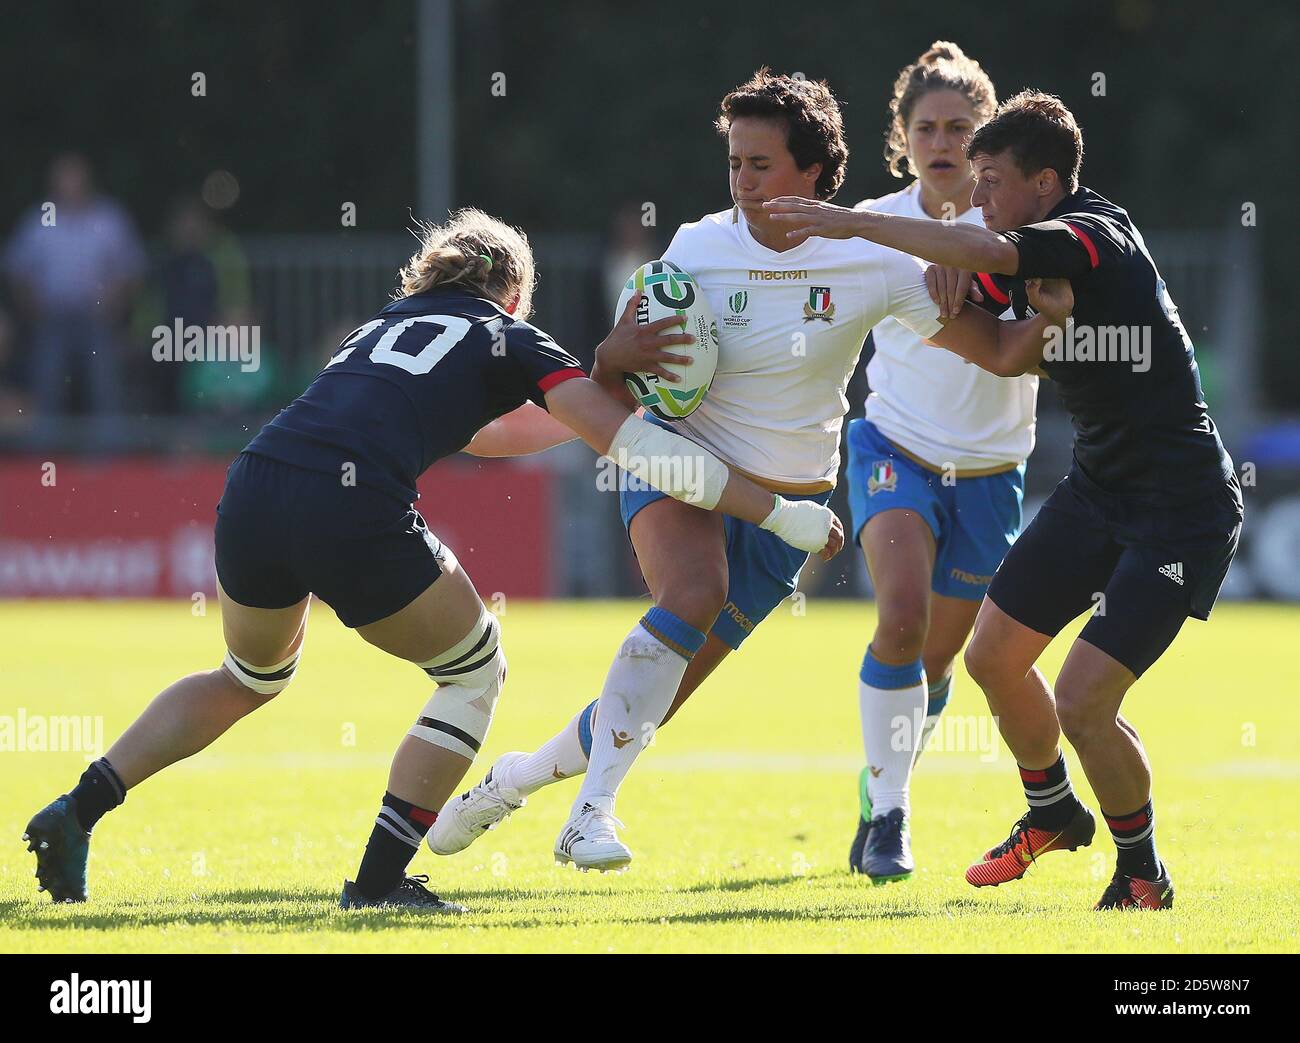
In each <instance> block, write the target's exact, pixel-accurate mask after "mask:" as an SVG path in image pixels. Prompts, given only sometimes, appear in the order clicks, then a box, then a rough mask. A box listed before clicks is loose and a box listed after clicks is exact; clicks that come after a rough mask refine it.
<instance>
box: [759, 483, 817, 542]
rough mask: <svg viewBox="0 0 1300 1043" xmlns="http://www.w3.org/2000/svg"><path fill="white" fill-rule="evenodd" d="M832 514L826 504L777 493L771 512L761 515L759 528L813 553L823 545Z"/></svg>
mask: <svg viewBox="0 0 1300 1043" xmlns="http://www.w3.org/2000/svg"><path fill="white" fill-rule="evenodd" d="M834 518H835V515H834V513H833V512H832V511H831V509H830V508H829V507H823V506H822V505H821V504H820V503H817V502H815V501H813V500H787V499H785V497H783V496H778V497H777V498H776V506H775V507H773V508H772V513H771V514H769V515H768V516H767V517H766V518H764V519H763V523H762V524H761V525H760V526H759V528H760V529H766V530H767V531H768V532H771V533H775V534H776V535H777V536H780V537H781V539H783V540H785V542H786V543H788V544H790V546H791V547H796V548H798V549H799V550H806V551H807V552H808V553H809V554H816V553H817V552H818V551H820V550H821V549H822V548H823V547H825V546H826V541H827V540H828V539H829V538H830V534H831V522H832V521H833V519H834Z"/></svg>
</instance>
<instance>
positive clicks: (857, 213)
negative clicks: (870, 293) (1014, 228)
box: [763, 196, 1020, 275]
mask: <svg viewBox="0 0 1300 1043" xmlns="http://www.w3.org/2000/svg"><path fill="white" fill-rule="evenodd" d="M763 208H764V209H765V210H767V211H769V212H770V214H771V217H772V220H773V221H775V222H777V223H779V224H783V225H785V226H786V227H787V228H788V229H789V231H788V233H787V234H788V236H789V238H790V240H791V242H793V243H796V244H797V243H801V242H803V241H804V240H805V239H808V238H809V237H811V236H817V237H820V238H822V239H854V238H857V239H866V240H868V241H869V242H873V243H879V244H880V245H881V246H887V247H889V248H890V249H893V250H898V251H900V252H902V253H905V254H911V255H912V256H913V257H920V258H921V259H922V260H926V261H931V262H933V263H934V264H944V265H949V266H950V267H953V268H965V269H966V270H967V271H972V272H992V273H995V274H998V275H1015V274H1016V273H1017V272H1018V271H1019V270H1020V252H1019V251H1018V250H1017V249H1016V247H1015V244H1013V243H1012V242H1011V241H1010V240H1009V239H1007V238H1006V237H1005V236H1002V235H999V234H998V233H997V232H992V231H989V229H987V228H980V227H979V226H978V225H969V224H946V223H945V222H943V221H930V220H926V219H922V218H919V217H896V216H895V215H893V214H878V213H876V212H874V211H872V210H850V209H848V208H847V207H843V206H836V205H835V204H834V203H827V202H824V201H822V200H816V199H803V198H801V197H799V196H780V197H778V198H776V199H772V200H769V201H768V202H766V203H764V204H763Z"/></svg>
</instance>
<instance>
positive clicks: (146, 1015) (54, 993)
mask: <svg viewBox="0 0 1300 1043" xmlns="http://www.w3.org/2000/svg"><path fill="white" fill-rule="evenodd" d="M152 993H153V982H152V981H96V980H93V979H92V980H87V981H82V980H81V975H79V974H73V975H72V976H71V978H70V979H69V980H66V981H65V980H63V979H59V980H57V981H55V982H53V983H52V984H51V985H50V1013H52V1014H130V1015H131V1020H132V1021H133V1022H135V1023H136V1024H137V1025H142V1024H144V1023H146V1022H147V1021H148V1020H149V1019H150V1017H151V1016H152V1015H151V1010H150V1008H151V1006H152V1003H151V1000H152Z"/></svg>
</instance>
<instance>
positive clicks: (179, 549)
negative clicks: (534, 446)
mask: <svg viewBox="0 0 1300 1043" xmlns="http://www.w3.org/2000/svg"><path fill="white" fill-rule="evenodd" d="M228 464H229V461H227V460H219V461H218V460H209V459H186V460H175V461H173V460H164V459H128V460H104V461H98V460H94V459H88V458H84V457H59V458H55V459H53V460H41V459H38V458H35V457H21V458H11V459H7V460H3V461H0V597H78V598H83V597H84V598H99V597H106V598H126V597H190V596H191V595H192V594H194V593H196V592H198V591H202V592H203V593H205V594H209V595H212V594H215V593H216V572H215V570H214V568H213V562H212V526H213V523H214V521H215V510H216V504H217V501H218V500H219V499H220V498H221V490H222V488H223V486H224V484H225V478H226V467H227V466H228ZM419 488H420V493H421V497H420V501H419V503H418V505H417V506H418V507H419V509H420V513H421V514H423V515H424V518H425V520H426V521H427V522H428V523H429V527H430V528H431V529H432V530H433V531H434V532H435V533H437V535H438V537H439V538H440V539H441V540H443V542H445V543H446V544H447V545H448V546H450V547H451V548H452V549H453V550H454V551H455V552H456V556H457V557H458V558H459V559H460V561H461V563H462V564H463V565H464V566H465V568H466V569H467V570H468V572H469V574H470V576H471V577H472V578H473V580H474V582H475V585H476V586H477V587H478V589H479V592H480V593H481V594H482V595H483V597H484V598H489V597H491V595H492V594H494V593H496V592H497V591H501V592H502V593H505V594H507V595H510V596H512V597H525V598H535V597H546V596H547V595H549V594H550V593H551V572H550V555H549V553H548V549H549V547H550V546H551V510H550V476H549V474H548V472H546V471H544V470H540V469H537V468H532V467H524V466H520V465H519V464H515V463H512V462H509V461H499V460H470V459H468V458H466V459H464V460H449V461H444V462H442V463H440V464H438V465H436V466H434V467H432V468H430V470H429V472H428V473H427V474H426V475H425V476H424V477H423V478H422V479H421V480H420V485H419Z"/></svg>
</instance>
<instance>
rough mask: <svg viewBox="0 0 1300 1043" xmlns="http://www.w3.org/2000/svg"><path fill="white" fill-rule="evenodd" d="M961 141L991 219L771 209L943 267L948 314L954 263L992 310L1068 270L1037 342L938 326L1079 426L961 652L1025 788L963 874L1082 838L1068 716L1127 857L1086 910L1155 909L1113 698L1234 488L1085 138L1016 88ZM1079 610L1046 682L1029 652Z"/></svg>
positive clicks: (1177, 331) (1163, 884) (1176, 610)
mask: <svg viewBox="0 0 1300 1043" xmlns="http://www.w3.org/2000/svg"><path fill="white" fill-rule="evenodd" d="M967 157H968V158H969V159H970V160H971V164H972V169H973V171H974V174H975V179H976V185H975V189H974V193H973V195H972V203H973V205H975V206H978V207H980V208H981V209H982V211H983V218H984V223H985V225H986V226H987V227H986V228H979V227H976V226H973V225H965V224H955V225H944V224H940V223H938V222H934V221H922V220H916V219H908V218H902V217H895V216H890V215H885V214H876V213H870V212H861V211H851V210H844V209H842V208H840V207H835V206H831V205H830V204H828V203H824V202H818V201H813V200H806V199H793V198H789V199H781V200H773V201H772V202H771V203H769V204H768V208H769V210H770V211H771V212H772V217H773V220H777V221H783V222H786V223H787V224H788V226H789V228H790V232H789V234H790V236H791V238H792V240H793V241H796V242H802V241H803V240H804V239H805V238H807V237H809V236H821V237H826V238H835V239H843V238H848V237H851V236H858V237H861V238H864V239H867V240H869V241H871V242H875V243H879V244H881V245H885V246H891V247H893V248H895V249H897V250H902V251H904V252H906V253H909V254H912V255H914V256H917V257H923V258H925V259H927V260H930V261H933V262H934V263H935V264H936V265H940V266H944V267H943V268H940V269H931V273H930V275H929V280H930V283H931V289H932V291H933V292H935V294H936V297H937V298H938V299H939V301H940V310H941V313H943V314H949V313H954V312H955V311H956V310H957V309H958V308H959V306H960V301H961V299H962V298H963V297H964V296H965V293H966V286H967V285H968V283H969V276H962V275H961V274H959V272H958V271H957V270H961V271H964V272H979V273H985V274H981V275H979V276H978V280H979V283H980V284H981V285H982V287H983V294H982V296H984V297H991V298H992V299H993V301H994V303H995V304H996V305H997V306H998V307H1003V306H1005V304H1006V303H1007V302H1008V300H1009V302H1010V303H1011V305H1012V306H1013V307H1014V308H1015V311H1016V314H1017V315H1020V316H1023V315H1025V314H1026V313H1027V311H1028V310H1029V303H1028V300H1027V297H1026V292H1025V283H1026V280H1030V281H1032V280H1035V279H1042V278H1064V279H1068V280H1070V283H1071V286H1072V289H1073V294H1074V312H1073V315H1074V318H1073V322H1072V323H1071V324H1068V325H1067V326H1066V327H1065V328H1064V330H1063V331H1062V336H1061V337H1060V338H1059V340H1058V341H1057V342H1055V343H1049V344H1047V345H1046V346H1045V347H1044V348H1043V350H1042V352H1041V353H1039V352H1036V351H1027V352H1023V353H1019V354H1017V353H1014V352H1013V353H1008V352H986V353H980V354H976V353H970V352H966V351H964V350H962V348H961V346H955V345H950V344H944V341H943V338H942V337H936V338H934V340H935V342H936V343H939V344H941V345H943V346H946V347H951V348H952V350H956V351H957V352H958V354H961V355H962V356H963V357H965V358H967V359H969V360H970V361H971V362H974V363H976V364H977V365H980V366H982V367H983V368H985V369H988V370H990V371H992V372H994V373H997V374H999V375H1002V376H1013V375H1016V374H1021V373H1026V372H1029V371H1031V370H1034V369H1039V368H1041V370H1042V371H1043V372H1045V373H1046V374H1047V375H1048V376H1050V377H1051V378H1052V380H1053V381H1054V383H1055V384H1056V385H1057V387H1058V388H1059V389H1060V393H1061V396H1062V399H1063V401H1064V403H1065V406H1066V408H1067V409H1068V410H1069V412H1070V414H1071V417H1072V419H1073V423H1074V428H1075V440H1074V466H1073V467H1072V469H1071V470H1070V473H1069V474H1068V475H1067V476H1066V477H1065V479H1064V480H1063V481H1062V482H1061V483H1060V485H1058V486H1057V489H1056V491H1055V492H1054V493H1053V494H1052V496H1051V497H1050V498H1049V499H1048V500H1047V502H1046V503H1045V504H1044V506H1043V508H1042V510H1041V511H1040V512H1039V514H1038V516H1037V517H1036V518H1035V519H1034V521H1033V523H1032V524H1031V525H1030V526H1029V527H1028V528H1027V529H1026V530H1025V532H1024V534H1023V535H1022V536H1021V537H1020V538H1019V540H1017V541H1016V543H1015V544H1014V545H1013V546H1012V548H1011V551H1010V553H1009V554H1008V555H1007V557H1006V559H1005V560H1004V562H1003V563H1002V566H1001V568H999V569H998V572H997V574H996V575H995V577H994V579H993V582H992V584H991V586H990V587H989V590H988V595H987V597H986V598H985V601H984V603H983V605H982V606H981V608H980V612H979V616H978V618H977V620H976V623H975V635H974V637H973V639H972V641H971V643H970V645H969V647H968V648H967V650H966V657H965V659H966V667H967V669H968V671H969V672H970V674H971V676H972V677H973V678H974V679H975V680H976V681H977V682H978V683H979V685H980V687H981V688H983V689H984V694H985V696H986V697H987V698H988V702H989V706H990V707H991V709H992V710H993V713H994V714H995V715H996V716H997V717H998V720H999V726H1000V728H1001V731H1002V736H1003V738H1004V739H1005V740H1006V742H1007V745H1008V746H1009V747H1010V748H1011V751H1012V752H1013V753H1014V754H1015V757H1016V761H1017V763H1018V764H1019V765H1020V775H1021V779H1022V780H1023V782H1024V790H1025V797H1026V799H1027V801H1028V803H1029V810H1028V812H1027V813H1026V814H1025V815H1024V817H1022V818H1021V819H1020V820H1019V821H1018V822H1017V823H1016V825H1015V826H1014V828H1013V829H1012V831H1011V835H1010V837H1008V838H1007V840H1006V841H1005V842H1003V843H1002V844H1000V845H998V846H997V847H995V848H993V849H992V850H990V851H989V852H987V853H986V854H985V856H984V858H983V859H982V860H981V861H980V862H977V863H975V865H973V866H971V867H970V869H969V870H967V873H966V879H967V880H968V881H969V882H970V883H972V884H974V885H975V886H976V887H983V886H987V885H997V884H1001V883H1005V882H1006V881H1008V880H1015V879H1017V878H1018V877H1020V876H1023V875H1024V873H1025V871H1026V870H1027V869H1028V868H1029V866H1030V865H1032V864H1033V862H1034V861H1035V860H1036V859H1037V858H1038V857H1040V856H1041V855H1043V854H1045V853H1046V852H1048V851H1055V850H1061V849H1070V850H1073V849H1075V848H1076V847H1081V846H1085V845H1087V844H1089V843H1090V842H1091V841H1092V836H1093V829H1094V825H1093V819H1092V815H1091V814H1090V813H1089V812H1088V810H1087V809H1086V808H1085V807H1084V806H1083V805H1082V804H1081V803H1080V802H1079V800H1078V799H1077V798H1076V797H1075V795H1074V793H1073V791H1072V790H1071V788H1070V781H1069V778H1068V777H1067V774H1066V768H1065V761H1064V760H1063V759H1062V756H1061V751H1060V748H1059V740H1060V733H1061V732H1062V731H1064V732H1065V736H1066V738H1067V739H1069V740H1070V743H1071V745H1072V746H1073V747H1074V748H1075V750H1076V751H1077V752H1078V755H1079V760H1080V762H1081V763H1082V765H1083V770H1084V772H1085V774H1086V775H1087V776H1088V781H1089V783H1091V785H1092V788H1093V791H1094V792H1095V793H1096V795H1097V798H1098V800H1099V801H1100V802H1101V805H1102V812H1103V814H1104V815H1105V817H1106V821H1107V823H1108V825H1109V826H1110V831H1111V835H1112V836H1113V837H1114V840H1115V846H1116V848H1117V849H1118V854H1119V859H1118V865H1117V867H1116V870H1115V874H1114V877H1113V879H1112V881H1111V883H1110V885H1109V886H1108V887H1107V888H1106V890H1105V893H1104V894H1103V895H1102V897H1101V900H1100V901H1099V902H1098V903H1097V907H1098V908H1099V909H1114V908H1135V907H1136V908H1143V909H1161V908H1167V907H1169V906H1170V905H1172V904H1173V886H1172V884H1171V883H1170V880H1169V873H1168V872H1167V870H1166V869H1165V867H1164V865H1163V863H1162V862H1161V861H1160V859H1159V857H1158V856H1157V855H1156V848H1155V833H1154V818H1153V815H1152V808H1151V768H1150V765H1149V764H1148V762H1147V758H1146V754H1145V753H1144V751H1143V749H1142V744H1141V742H1140V741H1139V739H1138V736H1137V732H1136V731H1134V729H1133V727H1132V725H1130V724H1129V723H1128V722H1127V721H1125V720H1124V719H1123V718H1122V717H1121V716H1120V715H1119V709H1120V705H1121V703H1122V702H1123V700H1124V696H1125V695H1126V694H1127V692H1128V690H1129V688H1130V687H1131V686H1132V685H1133V683H1134V682H1135V681H1136V680H1137V678H1138V677H1140V676H1141V675H1142V674H1143V672H1144V671H1146V669H1147V668H1148V667H1150V666H1151V665H1152V663H1154V662H1155V661H1156V660H1157V659H1158V658H1159V657H1160V655H1161V654H1162V653H1163V652H1164V651H1165V649H1166V648H1168V647H1169V645H1170V643H1171V642H1172V641H1173V639H1174V637H1175V635H1176V634H1177V633H1178V631H1179V629H1180V628H1181V627H1182V625H1183V621H1184V620H1185V619H1186V618H1187V617H1188V616H1194V617H1196V618H1198V619H1206V618H1208V616H1209V614H1210V609H1211V607H1212V606H1213V604H1214V601H1215V598H1216V597H1217V595H1218V591H1219V587H1220V586H1221V585H1222V583H1223V579H1224V576H1225V575H1226V574H1227V571H1228V566H1229V564H1230V562H1231V561H1232V556H1233V553H1234V552H1235V550H1236V546H1237V539H1238V536H1239V534H1240V531H1241V523H1242V516H1243V510H1242V501H1241V488H1240V485H1239V484H1238V482H1237V479H1236V475H1235V473H1234V471H1233V465H1232V460H1231V458H1230V457H1229V456H1228V454H1227V453H1226V452H1225V451H1224V448H1223V443H1222V442H1221V441H1220V439H1219V435H1218V432H1217V430H1216V429H1215V426H1214V422H1213V421H1212V420H1211V419H1210V415H1209V412H1208V411H1207V408H1206V404H1205V401H1204V397H1203V395H1202V393H1201V382H1200V377H1199V375H1198V371H1197V366H1196V359H1195V356H1194V354H1193V351H1192V344H1191V341H1190V340H1189V339H1188V336H1187V333H1186V331H1185V330H1184V329H1183V326H1182V323H1181V322H1180V321H1179V318H1178V311H1177V309H1176V308H1175V307H1174V304H1173V301H1172V300H1171V299H1170V296H1169V293H1168V291H1167V289H1166V288H1165V283H1164V280H1163V279H1161V277H1160V273H1159V271H1158V270H1157V268H1156V266H1155V263H1154V262H1153V261H1152V259H1151V256H1150V254H1149V253H1148V252H1147V249H1146V244H1145V243H1144V242H1143V240H1142V235H1141V233H1140V232H1139V231H1138V230H1137V228H1136V227H1134V225H1133V222H1132V220H1131V219H1130V218H1129V215H1128V213H1127V212H1126V211H1124V210H1123V209H1121V208H1120V207H1118V206H1116V205H1115V204H1114V203H1111V202H1109V201H1108V200H1106V199H1103V198H1102V197H1101V196H1099V195H1097V194H1096V193H1095V192H1092V191H1090V190H1088V189H1086V188H1081V187H1080V186H1079V183H1078V176H1079V166H1080V164H1081V162H1082V158H1083V137H1082V135H1081V133H1080V131H1079V127H1078V124H1077V123H1076V122H1075V119H1074V117H1073V115H1071V113H1070V111H1069V110H1068V109H1067V108H1066V107H1065V105H1063V104H1062V103H1061V101H1060V100H1059V99H1057V98H1054V97H1052V96H1050V95H1046V94H1041V93H1037V92H1025V93H1022V94H1020V95H1018V96H1017V97H1015V98H1012V99H1011V100H1010V101H1008V102H1006V103H1005V104H1004V105H1003V106H1002V107H1001V108H1000V109H999V110H998V114H997V115H996V116H995V117H994V118H993V119H992V120H991V121H990V122H988V123H987V124H985V125H984V126H983V127H981V128H980V129H979V130H978V131H977V132H976V133H975V135H974V136H973V137H972V139H971V142H970V145H969V146H968V148H967ZM976 295H977V296H981V295H980V294H979V293H978V291H977V294H976ZM1088 609H1094V612H1093V615H1092V618H1091V619H1089V621H1088V623H1087V625H1086V626H1085V627H1084V628H1083V631H1082V633H1081V634H1080V635H1079V637H1078V639H1077V640H1076V641H1075V642H1074V644H1073V646H1072V647H1071V648H1070V651H1069V654H1068V656H1067V657H1066V660H1065V664H1064V666H1062V668H1061V673H1060V675H1059V676H1058V677H1057V680H1056V688H1055V694H1054V695H1053V690H1052V687H1051V686H1049V685H1048V683H1047V680H1046V679H1045V678H1044V677H1043V675H1042V673H1041V672H1040V671H1039V670H1038V669H1037V668H1036V667H1035V666H1034V664H1035V662H1036V661H1037V660H1038V657H1039V655H1040V654H1041V653H1042V651H1043V649H1045V648H1046V647H1047V645H1048V643H1049V642H1050V641H1051V640H1052V638H1053V637H1054V636H1055V635H1056V634H1057V633H1058V632H1059V631H1060V630H1061V629H1062V627H1064V626H1065V624H1066V623H1068V622H1069V621H1070V620H1072V619H1074V618H1075V617H1077V616H1078V615H1080V614H1081V613H1083V612H1084V611H1085V610H1088Z"/></svg>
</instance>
